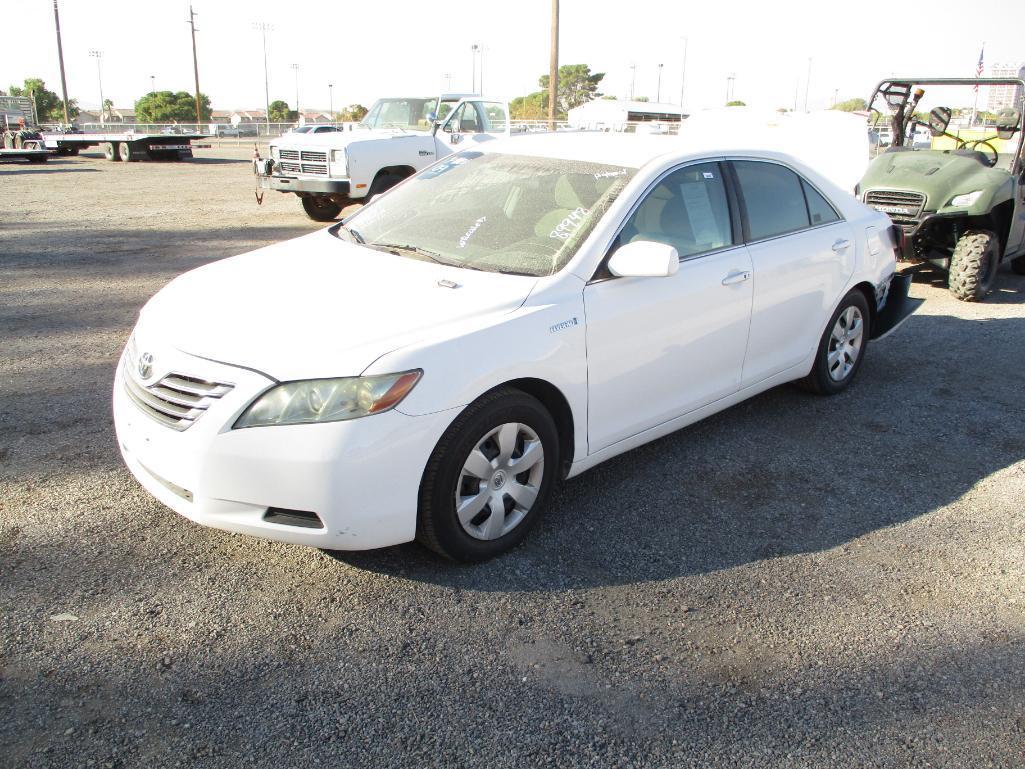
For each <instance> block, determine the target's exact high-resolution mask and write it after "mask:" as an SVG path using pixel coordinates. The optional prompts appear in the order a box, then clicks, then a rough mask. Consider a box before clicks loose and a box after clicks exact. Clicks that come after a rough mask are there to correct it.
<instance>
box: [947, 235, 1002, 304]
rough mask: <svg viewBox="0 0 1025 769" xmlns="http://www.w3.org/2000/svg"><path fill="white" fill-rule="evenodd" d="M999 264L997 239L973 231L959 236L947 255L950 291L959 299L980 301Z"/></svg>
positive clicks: (993, 279) (984, 296)
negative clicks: (952, 253)
mask: <svg viewBox="0 0 1025 769" xmlns="http://www.w3.org/2000/svg"><path fill="white" fill-rule="evenodd" d="M999 266H1000V239H999V238H998V237H997V236H996V235H995V234H994V233H992V232H987V231H985V230H974V231H969V232H966V233H965V234H964V235H962V236H961V237H960V238H959V239H958V241H957V245H956V246H955V247H954V255H953V256H952V257H951V258H950V280H949V283H948V285H949V287H950V293H952V294H953V295H954V296H956V297H957V298H958V299H960V300H961V301H962V302H980V301H982V300H983V299H985V298H986V294H988V293H989V292H990V289H992V288H993V283H994V281H995V280H996V277H997V268H998V267H999Z"/></svg>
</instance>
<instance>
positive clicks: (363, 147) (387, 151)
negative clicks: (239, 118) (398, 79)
mask: <svg viewBox="0 0 1025 769" xmlns="http://www.w3.org/2000/svg"><path fill="white" fill-rule="evenodd" d="M509 130H510V129H509V108H508V105H507V104H505V103H504V102H498V101H492V100H489V99H483V98H481V97H477V96H470V97H466V96H465V95H463V94H442V95H441V96H440V97H429V98H428V97H423V98H406V97H403V98H394V99H379V100H378V101H377V102H376V103H375V104H374V106H373V107H371V108H370V111H369V112H368V113H367V114H366V117H364V118H363V120H362V121H361V122H360V124H359V126H358V128H357V130H354V131H344V132H332V133H327V134H324V135H319V134H318V135H314V136H311V135H309V134H305V135H303V134H296V133H289V134H285V135H284V136H282V137H281V138H280V139H276V140H274V141H272V142H271V143H270V157H269V158H258V159H256V160H255V161H254V170H255V172H256V180H257V186H258V187H259V188H260V189H265V190H278V191H279V192H288V193H294V194H296V195H298V196H299V200H300V202H301V204H302V207H303V210H304V211H305V212H306V214H307V215H308V216H309V217H310V218H311V219H314V220H316V221H325V222H327V221H331V220H333V219H335V218H336V217H337V216H338V214H339V213H341V210H342V209H343V208H344V207H345V206H347V205H350V204H351V203H363V202H366V201H367V200H369V199H370V198H372V197H373V196H374V195H378V194H380V193H382V192H384V191H385V190H388V189H390V188H391V187H394V186H395V185H396V184H398V183H399V182H401V181H402V180H403V179H405V178H407V177H409V176H412V175H413V174H414V173H416V172H417V171H419V170H420V169H422V168H425V167H427V166H429V165H430V164H431V163H433V162H434V161H435V160H437V159H438V158H440V157H444V156H445V155H448V154H449V153H450V152H452V151H453V150H454V149H458V148H459V147H460V146H461V145H463V144H469V143H478V142H481V141H486V140H490V139H493V138H496V137H501V136H508V135H509Z"/></svg>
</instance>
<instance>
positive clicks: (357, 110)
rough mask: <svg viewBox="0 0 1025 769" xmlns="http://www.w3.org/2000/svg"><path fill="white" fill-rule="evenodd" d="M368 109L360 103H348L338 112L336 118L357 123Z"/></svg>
mask: <svg viewBox="0 0 1025 769" xmlns="http://www.w3.org/2000/svg"><path fill="white" fill-rule="evenodd" d="M369 111H370V110H368V109H367V108H366V107H364V106H363V105H362V104H350V105H349V106H348V107H346V108H345V109H343V110H342V111H341V112H339V113H338V119H339V120H341V121H342V122H345V123H358V122H359V121H360V120H362V119H363V118H365V117H366V115H367V113H368V112H369Z"/></svg>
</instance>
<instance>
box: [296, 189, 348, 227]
mask: <svg viewBox="0 0 1025 769" xmlns="http://www.w3.org/2000/svg"><path fill="white" fill-rule="evenodd" d="M299 202H300V203H302V207H303V211H305V212H306V215H307V216H308V217H310V218H311V219H312V220H313V221H315V222H333V221H334V220H335V219H337V218H338V214H340V213H341V212H342V207H341V206H340V205H338V204H337V203H335V202H334V201H333V200H331V198H326V197H324V196H322V195H307V196H306V197H302V198H299Z"/></svg>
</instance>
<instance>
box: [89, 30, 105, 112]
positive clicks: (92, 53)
mask: <svg viewBox="0 0 1025 769" xmlns="http://www.w3.org/2000/svg"><path fill="white" fill-rule="evenodd" d="M89 55H90V56H92V57H93V58H94V59H96V81H97V82H98V83H99V84H100V125H103V124H104V123H106V122H107V121H106V120H104V118H103V114H104V113H105V112H106V106H105V102H104V101H103V75H102V73H101V72H100V59H102V58H103V51H97V50H95V49H93V50H91V51H89Z"/></svg>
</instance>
